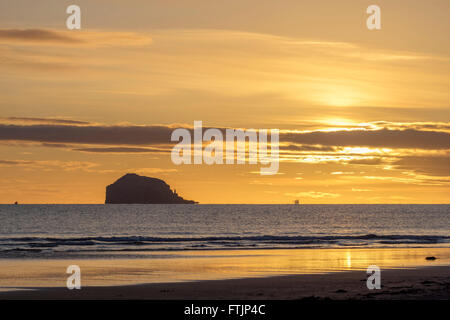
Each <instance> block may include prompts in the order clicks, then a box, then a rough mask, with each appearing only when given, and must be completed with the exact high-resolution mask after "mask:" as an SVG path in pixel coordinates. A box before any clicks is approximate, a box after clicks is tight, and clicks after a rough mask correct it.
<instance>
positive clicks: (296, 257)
mask: <svg viewBox="0 0 450 320" xmlns="http://www.w3.org/2000/svg"><path fill="white" fill-rule="evenodd" d="M427 254H432V255H433V256H436V257H437V259H436V260H434V261H429V260H426V259H425V258H426V256H427ZM173 255H174V256H172V257H170V258H168V257H165V258H164V259H162V258H155V257H153V258H142V259H91V260H88V259H83V260H67V259H66V260H63V259H61V260H22V261H11V260H8V261H5V260H2V261H0V266H1V271H0V285H1V290H0V299H139V300H140V299H149V300H174V299H175V300H179V299H182V300H184V299H189V300H192V299H201V300H204V299H208V300H210V299H213V300H215V299H219V300H222V299H229V300H253V299H258V300H265V299H269V300H272V299H274V300H278V299H281V300H297V299H333V300H336V299H338V300H341V299H344V300H348V299H358V300H367V299H370V300H371V299H448V298H449V297H450V267H449V266H450V259H449V258H450V249H449V248H401V249H386V248H385V249H361V248H357V249H351V248H350V249H314V250H308V249H301V250H237V251H234V250H229V251H225V250H224V251H213V252H204V251H201V252H191V253H181V252H177V253H173ZM275 261H278V264H276V263H275ZM320 261H321V262H320ZM71 264H79V265H80V269H81V274H82V281H81V282H82V288H81V289H80V290H76V289H73V290H69V289H67V288H66V287H65V281H66V279H67V276H68V275H67V274H65V268H66V267H67V266H68V265H71ZM374 264H375V265H378V266H379V267H380V269H381V289H380V290H377V289H374V290H369V289H368V288H367V285H366V281H367V277H368V275H367V272H366V269H367V267H368V266H369V265H374Z"/></svg>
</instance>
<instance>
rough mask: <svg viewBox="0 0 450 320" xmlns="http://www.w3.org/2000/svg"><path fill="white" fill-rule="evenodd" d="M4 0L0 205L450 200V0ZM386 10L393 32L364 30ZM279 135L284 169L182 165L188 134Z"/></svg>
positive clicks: (0, 11)
mask: <svg viewBox="0 0 450 320" xmlns="http://www.w3.org/2000/svg"><path fill="white" fill-rule="evenodd" d="M70 4H73V2H72V1H60V0H58V1H57V0H52V1H51V0H42V1H31V0H14V1H2V2H1V3H0V70H1V72H0V111H1V112H0V182H1V183H0V203H12V202H14V201H19V202H20V203H102V202H104V196H105V186H106V185H107V184H110V183H112V182H114V181H115V180H116V179H117V178H119V177H120V176H121V175H123V174H125V173H127V172H136V173H140V174H143V175H147V176H153V177H159V178H161V179H164V180H165V181H166V182H168V183H169V184H170V185H171V186H172V187H173V188H176V189H177V191H178V193H180V194H181V195H182V196H183V197H184V198H187V199H193V200H196V201H199V202H200V203H292V201H293V200H294V199H300V201H301V202H302V203H449V195H450V189H449V185H450V166H449V164H450V90H449V88H450V42H449V41H448V35H449V34H450V20H449V19H448V18H447V16H446V14H447V15H448V12H450V2H449V1H448V0H431V1H418V0H397V1H387V0H371V1H365V0H352V1H349V0H341V1H334V0H320V1H312V0H308V1H300V0H281V1H273V0H270V1H269V0H245V1H242V0H240V1H237V0H226V1H225V0H223V1H208V0H189V1H188V0H177V1H167V0H166V1H162V0H160V1H144V0H128V1H122V0H108V1H106V0H90V1H81V0H80V1H77V2H76V4H78V5H79V6H80V7H81V12H82V26H81V30H73V31H70V30H67V29H66V28H65V22H66V18H67V16H68V15H67V14H66V7H67V6H68V5H70ZM371 4H377V5H379V6H380V7H381V19H382V20H381V21H382V29H381V30H374V31H370V30H368V29H367V28H366V19H367V17H368V15H367V14H366V8H367V7H368V6H369V5H371ZM195 120H202V121H203V125H204V126H205V127H214V128H220V129H222V128H256V129H275V128H276V129H280V169H279V174H277V175H273V176H261V175H259V168H260V166H259V165H249V164H246V165H211V166H208V165H180V166H176V165H174V164H173V163H172V161H171V158H170V150H171V148H172V146H173V144H171V143H170V134H171V132H172V130H173V129H174V128H176V127H188V128H190V127H192V126H193V122H194V121H195Z"/></svg>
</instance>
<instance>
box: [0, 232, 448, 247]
mask: <svg viewBox="0 0 450 320" xmlns="http://www.w3.org/2000/svg"><path fill="white" fill-rule="evenodd" d="M361 240H362V241H369V242H379V243H383V242H384V243H391V242H395V243H440V242H444V243H447V242H450V236H444V235H377V234H365V235H333V236H278V235H260V236H232V237H230V236H207V237H146V236H112V237H104V236H100V237H12V238H0V248H1V247H2V246H4V245H14V244H22V245H27V246H29V247H56V246H95V245H149V244H161V243H186V242H194V243H210V244H216V245H226V244H231V243H233V242H234V243H235V244H242V242H253V243H293V244H295V243H298V244H302V243H323V242H324V243H339V242H341V241H347V242H357V241H361Z"/></svg>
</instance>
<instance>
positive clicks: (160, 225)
mask: <svg viewBox="0 0 450 320" xmlns="http://www.w3.org/2000/svg"><path fill="white" fill-rule="evenodd" d="M343 247H345V248H361V247H362V248H369V247H370V248H386V247H388V248H389V247H395V248H399V247H450V205H448V204H439V205H416V204H414V205H397V204H377V205H369V204H367V205H361V204H355V205H351V204H345V205H344V204H342V205H294V204H292V205H287V204H286V205H212V204H211V205H208V204H205V205H180V204H177V205H163V204H161V205H150V204H149V205H109V204H108V205H103V204H102V205H78V204H77V205H0V258H5V259H8V258H26V259H33V258H39V259H42V258H44V259H45V258H74V257H76V258H84V257H86V258H92V257H93V256H102V257H111V258H114V257H117V258H120V257H128V258H129V257H136V258H139V257H141V256H142V257H144V256H145V253H146V252H168V251H187V250H233V249H302V248H309V249H311V248H313V249H314V248H317V249H319V248H343Z"/></svg>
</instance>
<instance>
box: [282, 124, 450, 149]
mask: <svg viewBox="0 0 450 320" xmlns="http://www.w3.org/2000/svg"><path fill="white" fill-rule="evenodd" d="M280 141H287V142H293V143H299V144H302V143H304V144H320V145H326V146H362V147H379V148H409V149H412V148H418V149H431V150H436V149H450V133H448V132H441V131H420V130H415V129H406V130H389V129H381V130H340V131H313V132H285V133H280Z"/></svg>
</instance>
